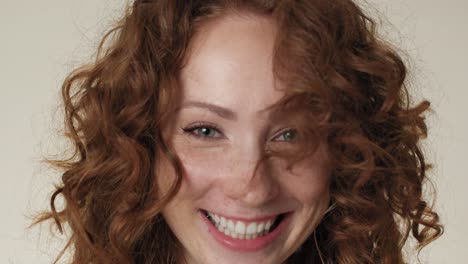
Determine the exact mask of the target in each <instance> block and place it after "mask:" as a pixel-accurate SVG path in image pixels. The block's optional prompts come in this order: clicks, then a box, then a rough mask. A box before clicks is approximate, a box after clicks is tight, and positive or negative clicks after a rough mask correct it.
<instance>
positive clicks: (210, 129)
mask: <svg viewBox="0 0 468 264" xmlns="http://www.w3.org/2000/svg"><path fill="white" fill-rule="evenodd" d="M183 131H184V132H185V133H188V134H190V135H192V136H195V137H199V138H203V139H216V138H221V137H222V134H221V132H219V130H218V129H217V128H215V127H214V126H211V125H203V124H199V125H195V126H192V127H189V128H184V129H183Z"/></svg>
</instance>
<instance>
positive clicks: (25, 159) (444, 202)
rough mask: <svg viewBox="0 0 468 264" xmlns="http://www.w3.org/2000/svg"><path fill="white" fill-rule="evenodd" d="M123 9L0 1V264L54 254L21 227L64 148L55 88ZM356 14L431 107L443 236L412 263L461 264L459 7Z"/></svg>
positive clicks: (39, 204)
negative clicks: (397, 54)
mask: <svg viewBox="0 0 468 264" xmlns="http://www.w3.org/2000/svg"><path fill="white" fill-rule="evenodd" d="M125 2H126V1H123V0H120V1H118V0H41V1H33V0H0V124H1V130H0V175H1V176H0V177H1V181H0V214H1V217H0V219H1V220H0V223H1V225H0V263H51V262H52V259H53V257H54V256H55V255H56V254H57V253H58V249H59V247H60V239H61V238H60V237H59V238H52V237H51V236H50V235H49V233H48V229H47V228H44V229H42V232H40V231H39V229H38V228H33V229H26V227H27V226H28V225H29V224H30V221H31V216H32V215H34V214H35V213H36V212H38V211H39V210H40V209H44V208H47V206H48V197H47V195H48V194H49V193H50V191H51V190H52V183H53V182H54V181H56V180H57V179H58V174H57V173H56V172H54V171H53V170H50V169H48V168H47V166H45V165H44V164H42V163H41V159H42V158H43V157H44V156H50V155H51V154H54V153H57V151H60V150H61V149H62V148H63V145H64V143H63V141H62V139H61V136H60V131H59V129H60V125H61V116H60V111H59V108H58V102H59V96H60V85H61V83H62V81H63V79H64V77H65V76H66V74H67V73H68V72H69V71H71V70H72V69H73V68H74V67H76V66H78V65H80V63H83V62H86V61H89V60H90V59H91V58H92V55H93V52H94V48H95V47H96V45H97V43H98V41H99V38H100V36H101V35H102V33H103V32H104V30H105V29H106V28H108V27H109V25H111V24H112V22H114V21H116V19H118V17H119V16H120V14H121V12H120V10H121V9H122V7H123V6H124V5H125ZM366 6H368V8H370V10H371V13H372V14H373V16H374V17H377V18H378V21H380V22H379V23H381V24H382V25H383V27H382V28H381V32H382V34H385V35H386V36H387V37H388V38H390V39H391V40H392V41H393V42H394V43H395V44H396V45H397V46H399V47H400V48H401V50H402V52H403V54H404V57H405V59H406V60H408V61H409V62H410V63H409V66H410V74H411V76H410V84H411V89H412V92H413V94H415V95H417V96H416V97H417V98H419V99H421V98H426V99H429V100H430V101H431V103H432V109H433V112H432V113H431V114H430V115H428V119H429V125H430V134H429V138H428V139H427V140H426V141H425V143H426V145H425V149H426V152H427V155H428V160H429V161H430V162H432V163H433V164H434V169H433V170H432V171H430V177H431V178H432V179H433V181H434V183H435V185H436V187H437V191H438V193H437V199H436V209H437V211H438V212H439V213H440V214H441V218H442V222H443V223H444V225H445V227H446V228H445V229H446V230H445V234H444V236H443V237H442V238H441V239H439V240H438V241H436V242H435V243H433V244H431V245H430V246H429V247H427V248H426V249H425V250H423V253H422V255H421V261H422V263H437V264H438V263H468V257H466V256H465V255H466V252H465V250H466V247H467V246H468V242H466V239H467V237H468V227H467V226H466V224H465V222H466V221H467V220H468V217H467V216H468V206H467V202H466V199H467V198H468V196H467V194H468V191H466V189H467V187H468V186H467V183H468V175H467V174H466V173H465V170H466V167H465V166H467V164H468V161H467V160H466V159H467V156H468V154H467V148H468V140H467V135H468V117H467V114H468V101H467V99H468V87H467V81H468V78H467V75H468V67H467V65H466V63H467V61H468V52H467V50H466V49H467V47H468V15H466V11H467V10H468V1H466V0H446V1H439V0H369V2H368V3H367V4H366ZM377 10H378V11H377ZM61 146H62V147H61ZM411 263H414V260H412V261H411Z"/></svg>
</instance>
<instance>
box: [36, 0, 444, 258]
mask: <svg viewBox="0 0 468 264" xmlns="http://www.w3.org/2000/svg"><path fill="white" fill-rule="evenodd" d="M374 27H375V25H374V23H373V22H372V20H371V19H369V18H368V17H367V16H366V15H365V14H363V12H362V11H361V10H360V8H359V7H358V6H357V5H356V4H355V3H353V2H352V1H348V0H340V1H326V0H314V1H287V0H285V1H273V0H271V1H267V0H256V1H252V0H249V1H246V0H244V1H242V0H239V1H237V0H210V1H206V0H203V1H202V0H200V1H195V0H193V1H177V0H155V1H136V2H134V4H133V6H132V7H131V8H130V9H129V11H128V12H127V14H126V16H125V17H124V18H123V19H122V21H121V23H120V24H119V25H118V26H117V27H116V28H115V29H114V30H112V31H111V32H110V33H109V34H108V35H107V36H106V37H105V38H104V40H103V42H102V44H101V45H100V49H99V52H98V59H97V61H96V62H95V63H93V64H91V65H88V66H84V67H82V68H79V69H77V70H76V71H75V72H73V73H72V74H71V75H70V76H69V78H68V79H67V80H66V81H65V83H64V85H63V98H64V105H65V113H66V128H67V136H68V137H69V138H70V139H71V140H72V142H73V143H74V146H75V148H76V152H75V155H74V156H73V157H71V158H69V159H64V160H59V161H54V164H56V165H58V166H60V167H61V168H63V169H64V173H63V176H62V183H61V185H60V186H59V187H58V188H57V190H56V191H55V193H54V195H53V196H52V199H51V204H52V210H51V212H50V213H47V214H45V215H44V216H42V218H41V219H40V220H46V219H50V218H53V219H55V223H56V224H57V226H58V228H59V230H60V231H62V228H63V227H64V225H69V227H70V228H71V230H72V236H71V239H70V242H69V243H68V247H71V248H73V257H72V261H71V262H72V263H76V264H78V263H189V264H191V263H392V264H394V263H404V259H403V256H402V247H403V245H404V244H405V242H406V241H407V239H408V238H409V236H410V235H412V236H413V237H414V238H416V240H417V242H418V246H419V248H422V247H423V246H425V245H427V244H428V243H430V242H431V241H433V240H434V239H436V238H437V237H439V236H440V234H441V232H442V227H441V225H440V223H439V220H438V215H437V214H436V213H435V212H434V211H433V210H432V209H431V207H430V206H429V205H427V204H426V202H425V201H424V199H423V197H422V193H423V183H424V181H425V179H426V167H427V165H426V163H425V161H424V155H423V153H422V152H421V149H420V146H419V140H420V139H421V138H423V137H424V136H425V135H426V125H425V122H424V117H423V113H424V112H425V111H426V110H427V109H428V107H429V103H428V102H426V101H424V102H422V103H420V104H418V105H416V106H410V104H409V99H408V95H407V90H406V88H405V86H404V79H405V72H406V71H405V66H404V64H403V63H402V60H401V59H400V57H399V56H398V55H397V54H396V53H395V51H393V50H392V49H391V48H390V47H389V46H388V45H387V44H385V42H383V41H381V40H379V39H378V38H377V36H376V33H375V28H374ZM58 195H62V196H63V197H64V198H65V201H66V203H65V207H64V209H63V210H62V211H57V210H56V209H55V199H56V197H57V196H58Z"/></svg>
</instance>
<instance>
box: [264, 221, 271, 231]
mask: <svg viewBox="0 0 468 264" xmlns="http://www.w3.org/2000/svg"><path fill="white" fill-rule="evenodd" d="M270 227H271V220H268V221H267V222H266V224H265V231H267V232H268V231H270Z"/></svg>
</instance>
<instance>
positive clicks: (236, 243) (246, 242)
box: [200, 211, 291, 251]
mask: <svg viewBox="0 0 468 264" xmlns="http://www.w3.org/2000/svg"><path fill="white" fill-rule="evenodd" d="M200 215H201V217H202V219H203V221H204V222H205V223H206V225H207V226H208V232H209V233H210V234H211V235H212V236H213V237H214V239H215V240H216V241H218V242H219V243H220V244H221V245H223V246H225V247H227V248H229V249H231V250H234V251H256V250H260V249H262V248H265V247H267V246H268V245H270V244H271V243H272V242H273V241H275V239H276V238H277V237H278V236H279V235H280V233H281V231H282V230H283V229H284V228H285V226H286V225H287V223H288V222H289V220H290V218H291V217H290V216H291V213H287V214H286V215H285V216H284V218H283V220H282V221H281V223H280V224H279V225H278V226H277V227H276V228H275V230H273V231H272V232H270V233H268V234H266V235H264V236H261V237H257V238H254V239H235V238H232V237H230V236H226V235H225V234H224V233H221V232H220V231H219V230H218V228H216V227H215V226H214V225H213V223H212V222H211V221H210V220H209V219H208V218H206V216H205V214H204V213H203V212H202V211H200Z"/></svg>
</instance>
